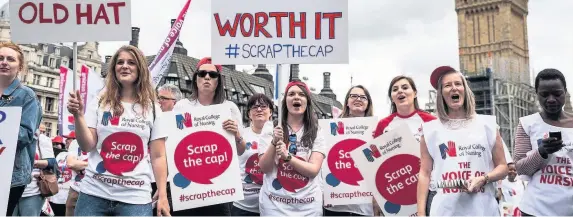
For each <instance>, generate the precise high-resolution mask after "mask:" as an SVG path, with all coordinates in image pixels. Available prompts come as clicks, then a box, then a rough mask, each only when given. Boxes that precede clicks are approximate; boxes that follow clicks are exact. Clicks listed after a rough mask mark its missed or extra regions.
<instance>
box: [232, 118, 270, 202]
mask: <svg viewBox="0 0 573 217" xmlns="http://www.w3.org/2000/svg"><path fill="white" fill-rule="evenodd" d="M271 130H272V129H271ZM241 132H242V133H241V135H243V139H244V140H245V142H246V146H247V147H246V149H245V152H244V153H243V154H242V155H240V156H239V169H240V171H241V181H242V182H243V194H244V195H245V198H244V199H243V200H240V201H235V202H233V205H234V206H235V207H237V208H240V209H242V210H246V211H249V212H254V213H258V212H259V192H260V191H261V186H262V185H263V172H262V171H261V168H260V167H259V149H260V148H261V146H260V144H261V143H262V142H261V140H263V139H264V140H266V141H265V142H264V143H265V144H268V143H270V142H271V140H272V136H271V137H268V136H267V137H263V135H266V134H265V133H264V132H261V133H260V134H257V133H255V132H253V130H252V129H251V127H247V128H243V130H242V131H241ZM271 134H272V131H271Z"/></svg>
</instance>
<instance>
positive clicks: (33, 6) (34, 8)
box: [18, 2, 38, 24]
mask: <svg viewBox="0 0 573 217" xmlns="http://www.w3.org/2000/svg"><path fill="white" fill-rule="evenodd" d="M27 7H32V10H34V15H33V16H32V19H29V20H26V19H24V17H23V16H22V11H23V10H24V9H26V8H27ZM37 16H38V8H37V7H36V5H35V4H34V3H32V2H26V3H24V4H23V5H22V7H20V10H19V11H18V17H19V18H20V21H22V22H23V23H25V24H31V23H33V22H34V20H36V17H37Z"/></svg>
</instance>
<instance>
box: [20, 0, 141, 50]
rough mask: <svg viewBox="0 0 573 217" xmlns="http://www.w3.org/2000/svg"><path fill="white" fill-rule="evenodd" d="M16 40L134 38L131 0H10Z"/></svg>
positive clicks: (52, 41) (52, 40)
mask: <svg viewBox="0 0 573 217" xmlns="http://www.w3.org/2000/svg"><path fill="white" fill-rule="evenodd" d="M10 31H11V34H12V37H11V39H12V40H13V41H14V42H16V43H40V42H43V43H57V42H84V41H129V40H131V0H33V1H32V0H10Z"/></svg>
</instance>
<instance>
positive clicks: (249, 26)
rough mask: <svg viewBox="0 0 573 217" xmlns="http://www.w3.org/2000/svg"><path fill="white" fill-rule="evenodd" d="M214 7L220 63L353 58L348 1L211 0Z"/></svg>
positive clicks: (326, 61)
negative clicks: (349, 55)
mask: <svg viewBox="0 0 573 217" xmlns="http://www.w3.org/2000/svg"><path fill="white" fill-rule="evenodd" d="M254 6H256V7H254ZM211 12H212V13H211V18H210V19H211V55H212V57H213V62H214V63H216V64H239V65H241V64H243V65H245V64H347V63H348V0H312V1H308V0H290V1H268V0H242V1H236V0H212V1H211Z"/></svg>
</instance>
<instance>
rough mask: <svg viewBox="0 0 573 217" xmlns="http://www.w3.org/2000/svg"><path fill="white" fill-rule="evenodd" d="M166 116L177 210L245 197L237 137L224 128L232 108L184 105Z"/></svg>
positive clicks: (168, 153) (175, 207)
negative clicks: (236, 142)
mask: <svg viewBox="0 0 573 217" xmlns="http://www.w3.org/2000/svg"><path fill="white" fill-rule="evenodd" d="M165 115H166V116H167V117H166V118H167V120H166V125H167V126H166V127H168V129H169V132H170V134H169V138H168V139H167V141H166V151H167V156H168V157H167V159H168V166H169V178H168V180H169V181H170V182H171V183H172V184H171V195H172V198H173V210H174V211H178V210H185V209H191V208H196V207H203V206H209V205H214V204H220V203H226V202H231V201H236V200H242V199H243V185H242V182H241V178H240V177H241V176H240V172H239V163H238V158H237V148H236V144H235V139H234V137H233V135H231V134H230V133H228V132H226V131H225V130H224V129H223V127H222V126H223V122H224V121H225V120H228V119H230V118H231V108H229V106H228V105H225V104H220V105H212V106H205V107H185V106H183V107H181V108H176V110H174V111H172V112H169V113H165Z"/></svg>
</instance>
